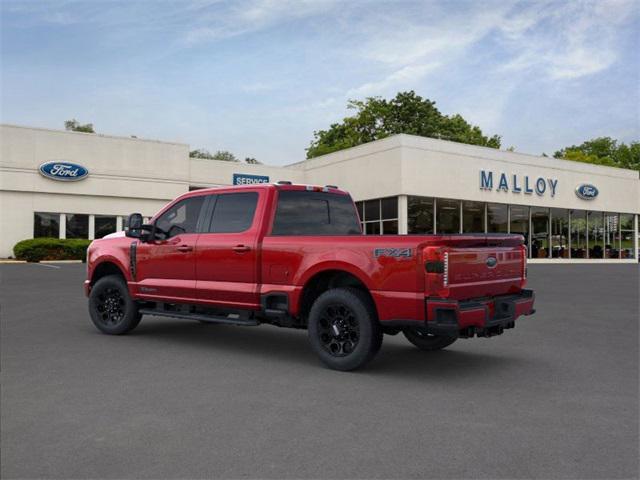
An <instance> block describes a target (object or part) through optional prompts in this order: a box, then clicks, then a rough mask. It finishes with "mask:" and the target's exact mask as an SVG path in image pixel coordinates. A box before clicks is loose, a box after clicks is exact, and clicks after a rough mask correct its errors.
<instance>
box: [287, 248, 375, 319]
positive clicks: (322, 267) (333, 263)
mask: <svg viewBox="0 0 640 480" xmlns="http://www.w3.org/2000/svg"><path fill="white" fill-rule="evenodd" d="M330 270H340V271H343V272H346V273H349V274H351V275H353V276H354V277H355V278H357V279H358V280H359V281H360V282H362V284H363V285H364V286H365V287H367V289H368V290H369V291H371V281H370V279H369V277H367V275H366V274H365V273H364V272H363V271H362V270H360V269H359V268H358V267H355V266H354V265H353V264H349V263H346V262H344V261H340V260H328V261H324V262H321V263H316V264H314V265H312V266H311V267H310V268H308V269H307V270H305V271H304V272H303V273H302V274H301V275H300V277H299V278H298V279H297V280H296V281H295V283H294V285H296V287H295V288H294V290H293V291H291V294H290V295H291V298H290V300H291V306H292V307H293V308H291V311H290V313H291V314H292V315H298V313H299V312H300V310H301V308H302V305H301V303H302V292H303V290H304V287H305V286H306V285H307V283H308V282H309V280H311V279H312V278H313V277H314V276H315V275H317V274H319V273H322V272H327V271H330Z"/></svg>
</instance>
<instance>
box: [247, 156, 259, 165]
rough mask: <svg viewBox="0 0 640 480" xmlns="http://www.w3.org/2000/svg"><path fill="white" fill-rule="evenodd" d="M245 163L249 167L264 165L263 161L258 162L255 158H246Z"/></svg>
mask: <svg viewBox="0 0 640 480" xmlns="http://www.w3.org/2000/svg"><path fill="white" fill-rule="evenodd" d="M244 163H247V164H249V165H262V162H261V161H259V160H256V159H255V158H253V157H246V158H245V159H244Z"/></svg>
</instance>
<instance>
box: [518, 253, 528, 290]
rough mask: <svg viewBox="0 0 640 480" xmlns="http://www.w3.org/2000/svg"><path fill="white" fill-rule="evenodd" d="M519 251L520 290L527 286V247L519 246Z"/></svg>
mask: <svg viewBox="0 0 640 480" xmlns="http://www.w3.org/2000/svg"><path fill="white" fill-rule="evenodd" d="M520 249H521V255H522V258H521V262H522V282H521V288H524V287H525V286H526V284H527V246H526V245H521V246H520Z"/></svg>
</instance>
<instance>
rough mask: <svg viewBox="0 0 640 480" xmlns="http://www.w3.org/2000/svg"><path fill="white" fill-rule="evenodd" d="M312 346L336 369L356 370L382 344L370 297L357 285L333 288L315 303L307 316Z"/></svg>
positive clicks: (376, 316) (326, 363)
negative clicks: (357, 287) (355, 286)
mask: <svg viewBox="0 0 640 480" xmlns="http://www.w3.org/2000/svg"><path fill="white" fill-rule="evenodd" d="M307 328H308V334H309V342H310V343H311V347H312V348H313V350H314V351H315V352H316V354H317V355H318V357H320V360H321V361H322V362H323V363H324V364H325V365H327V366H328V367H329V368H332V369H334V370H342V371H348V370H354V369H356V368H359V367H361V366H363V365H365V364H366V363H367V362H369V361H370V360H371V359H372V358H373V357H374V356H375V354H376V353H378V350H380V346H381V345H382V329H381V327H380V324H379V323H378V315H377V313H376V309H375V306H374V305H373V302H372V301H371V297H370V296H369V295H368V294H367V292H365V291H363V290H360V289H356V288H332V289H330V290H327V291H325V292H324V293H322V294H321V295H320V296H319V297H318V298H317V299H316V300H315V302H314V303H313V305H312V307H311V311H310V312H309V318H308V325H307Z"/></svg>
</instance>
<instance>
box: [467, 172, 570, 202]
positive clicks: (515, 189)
mask: <svg viewBox="0 0 640 480" xmlns="http://www.w3.org/2000/svg"><path fill="white" fill-rule="evenodd" d="M494 187H495V190H496V191H497V192H512V193H524V194H527V195H532V194H533V193H535V194H536V195H538V196H540V197H542V196H544V195H549V196H551V197H555V195H556V191H557V190H558V180H557V179H555V178H544V177H537V178H536V177H529V175H518V174H515V173H514V174H507V173H504V172H500V174H498V173H495V175H494V172H492V171H490V170H480V189H481V190H493V189H494Z"/></svg>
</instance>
